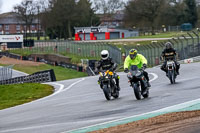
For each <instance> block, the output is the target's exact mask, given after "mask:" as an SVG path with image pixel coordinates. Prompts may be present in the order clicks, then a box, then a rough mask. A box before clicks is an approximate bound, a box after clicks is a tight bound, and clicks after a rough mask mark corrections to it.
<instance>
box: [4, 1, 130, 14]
mask: <svg viewBox="0 0 200 133" xmlns="http://www.w3.org/2000/svg"><path fill="white" fill-rule="evenodd" d="M123 1H126V2H127V1H128V0H123ZM21 2H22V0H0V13H5V12H11V11H12V10H13V7H14V6H15V5H16V4H20V3H21Z"/></svg>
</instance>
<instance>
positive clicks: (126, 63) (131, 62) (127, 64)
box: [124, 54, 147, 69]
mask: <svg viewBox="0 0 200 133" xmlns="http://www.w3.org/2000/svg"><path fill="white" fill-rule="evenodd" d="M143 64H146V65H147V59H146V58H145V57H144V56H143V55H141V54H137V56H136V57H135V59H133V60H132V59H131V58H130V56H129V55H128V56H127V57H126V59H125V61H124V69H125V68H128V69H130V66H132V65H136V66H137V67H138V68H142V66H143Z"/></svg>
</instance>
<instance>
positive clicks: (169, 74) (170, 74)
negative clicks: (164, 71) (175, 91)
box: [168, 71, 175, 84]
mask: <svg viewBox="0 0 200 133" xmlns="http://www.w3.org/2000/svg"><path fill="white" fill-rule="evenodd" d="M168 76H169V80H170V83H171V84H175V74H174V72H172V71H169V73H168Z"/></svg>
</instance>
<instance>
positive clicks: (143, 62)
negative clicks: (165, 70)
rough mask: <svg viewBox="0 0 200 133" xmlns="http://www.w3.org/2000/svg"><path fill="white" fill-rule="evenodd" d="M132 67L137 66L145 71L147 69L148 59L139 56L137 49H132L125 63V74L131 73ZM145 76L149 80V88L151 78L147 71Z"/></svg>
mask: <svg viewBox="0 0 200 133" xmlns="http://www.w3.org/2000/svg"><path fill="white" fill-rule="evenodd" d="M132 65H136V66H137V67H138V68H139V69H140V68H142V67H143V68H144V69H145V68H146V67H147V59H146V58H145V57H144V56H143V55H141V54H138V53H137V50H136V49H131V50H130V51H129V55H128V56H127V57H126V59H125V62H124V72H126V73H127V72H129V69H130V66H132ZM144 76H145V78H146V79H147V85H148V87H150V86H151V85H150V83H149V76H148V73H147V72H146V71H144Z"/></svg>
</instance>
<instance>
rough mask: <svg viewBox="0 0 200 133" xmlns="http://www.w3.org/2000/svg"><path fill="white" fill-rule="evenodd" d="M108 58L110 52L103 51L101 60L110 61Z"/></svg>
mask: <svg viewBox="0 0 200 133" xmlns="http://www.w3.org/2000/svg"><path fill="white" fill-rule="evenodd" d="M108 57H109V52H108V50H103V51H101V58H102V59H103V60H106V59H108Z"/></svg>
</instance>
